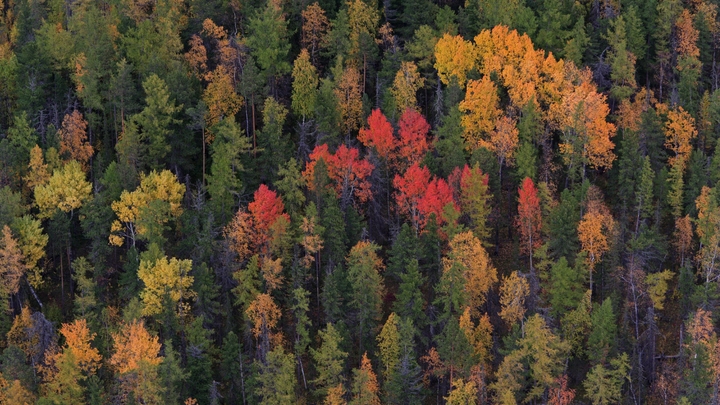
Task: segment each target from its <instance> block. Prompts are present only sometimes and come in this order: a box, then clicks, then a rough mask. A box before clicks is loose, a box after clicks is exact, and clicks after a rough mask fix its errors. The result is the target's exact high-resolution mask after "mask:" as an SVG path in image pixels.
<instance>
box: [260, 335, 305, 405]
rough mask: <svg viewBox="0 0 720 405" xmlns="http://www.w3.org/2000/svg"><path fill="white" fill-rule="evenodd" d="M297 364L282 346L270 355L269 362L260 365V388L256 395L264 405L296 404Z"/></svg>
mask: <svg viewBox="0 0 720 405" xmlns="http://www.w3.org/2000/svg"><path fill="white" fill-rule="evenodd" d="M296 386H297V378H296V377H295V362H294V361H293V358H292V355H291V354H289V353H288V354H286V353H285V352H284V351H283V348H282V346H278V347H277V348H275V349H273V350H272V351H271V352H270V353H268V357H267V362H266V363H264V364H261V365H260V375H259V376H258V387H257V388H256V391H255V394H256V395H257V396H259V397H260V402H259V403H260V404H262V405H283V404H291V403H293V402H295V400H296V396H295V387H296Z"/></svg>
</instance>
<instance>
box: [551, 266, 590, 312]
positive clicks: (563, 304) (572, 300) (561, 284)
mask: <svg viewBox="0 0 720 405" xmlns="http://www.w3.org/2000/svg"><path fill="white" fill-rule="evenodd" d="M583 265H584V263H583V260H576V261H575V267H574V268H573V267H570V265H569V264H568V261H567V259H566V258H565V256H563V257H561V258H560V259H559V260H558V261H557V262H556V263H554V264H553V265H552V267H551V268H550V288H549V290H550V291H549V292H550V307H551V308H552V312H554V313H556V314H564V313H565V312H567V311H570V310H572V309H575V308H577V306H578V304H579V303H580V301H581V300H582V297H583V294H584V293H585V274H586V270H585V269H584V268H583Z"/></svg>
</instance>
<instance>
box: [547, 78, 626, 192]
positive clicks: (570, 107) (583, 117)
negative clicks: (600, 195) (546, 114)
mask: <svg viewBox="0 0 720 405" xmlns="http://www.w3.org/2000/svg"><path fill="white" fill-rule="evenodd" d="M586 76H587V75H585V76H583V78H582V82H581V83H580V84H578V85H576V86H574V87H572V91H571V92H570V93H569V94H567V95H566V96H565V97H564V100H563V104H562V109H563V111H564V112H565V113H564V114H563V116H562V118H560V123H559V124H560V126H561V128H562V131H563V143H562V144H561V146H560V152H561V154H562V156H563V161H564V162H565V164H566V165H567V167H568V172H570V173H571V174H572V173H574V172H573V171H576V170H578V168H582V170H583V171H582V175H583V178H584V175H585V172H584V169H585V167H586V166H590V167H591V168H595V169H603V168H610V167H611V166H612V162H613V160H615V154H614V153H613V151H612V150H613V147H614V144H613V143H612V141H611V139H610V138H612V137H613V136H614V135H615V125H613V124H611V123H609V122H607V116H608V114H609V113H610V108H609V107H608V105H607V102H606V100H605V96H604V95H602V94H600V93H598V92H597V90H596V88H595V85H593V84H592V83H591V82H590V79H589V77H586Z"/></svg>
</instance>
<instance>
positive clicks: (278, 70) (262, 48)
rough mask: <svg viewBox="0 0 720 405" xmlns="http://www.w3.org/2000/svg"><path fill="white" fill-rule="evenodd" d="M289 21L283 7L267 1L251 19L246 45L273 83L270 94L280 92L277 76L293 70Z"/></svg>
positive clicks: (269, 80) (264, 73) (270, 83)
mask: <svg viewBox="0 0 720 405" xmlns="http://www.w3.org/2000/svg"><path fill="white" fill-rule="evenodd" d="M287 26H288V22H287V21H286V20H285V17H284V16H283V14H282V10H281V9H280V8H279V7H277V6H275V5H274V4H273V2H271V1H268V3H267V6H266V7H265V8H264V9H262V10H260V11H259V12H258V13H257V15H255V16H254V17H252V18H250V24H249V29H250V35H249V36H248V37H247V45H248V46H249V47H250V53H251V54H252V56H253V58H255V60H256V61H257V64H258V66H259V67H260V70H261V71H262V73H263V75H264V76H265V78H266V82H267V83H269V85H270V94H273V95H275V94H277V91H278V89H277V84H276V82H277V78H278V77H279V76H282V75H284V74H286V73H288V72H290V69H291V67H290V63H288V61H287V57H288V51H289V50H290V41H288V32H287Z"/></svg>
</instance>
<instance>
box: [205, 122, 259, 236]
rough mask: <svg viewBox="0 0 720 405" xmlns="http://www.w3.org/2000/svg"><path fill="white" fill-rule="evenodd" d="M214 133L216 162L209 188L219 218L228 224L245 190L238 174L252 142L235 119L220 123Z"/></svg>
mask: <svg viewBox="0 0 720 405" xmlns="http://www.w3.org/2000/svg"><path fill="white" fill-rule="evenodd" d="M212 133H213V134H215V141H214V142H213V143H212V145H211V146H210V155H211V156H212V159H213V160H212V164H211V165H210V175H209V176H208V186H207V188H208V192H209V193H210V198H211V199H210V201H211V205H212V207H213V211H214V213H215V216H216V218H217V219H218V220H219V222H220V223H221V224H225V223H227V221H229V219H230V218H231V215H232V213H233V211H234V210H235V201H236V199H237V197H236V196H237V195H238V194H239V193H240V190H241V187H242V182H241V181H240V178H239V177H238V176H237V173H238V172H242V171H243V165H242V162H241V160H240V156H241V155H242V154H244V153H247V152H248V151H249V150H250V141H249V140H248V138H247V137H246V136H244V134H243V132H242V129H240V126H239V125H237V124H236V123H235V119H234V118H233V117H228V118H225V119H223V120H222V121H220V122H219V123H217V124H216V125H215V126H214V127H213V128H212Z"/></svg>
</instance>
